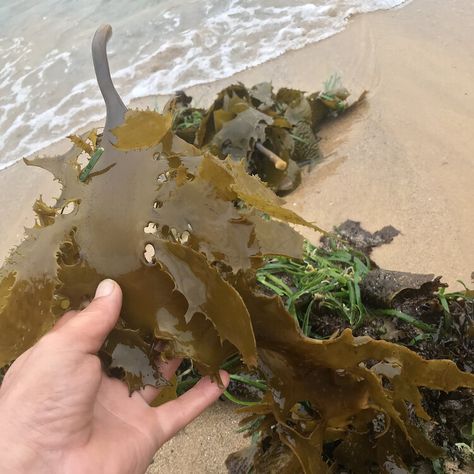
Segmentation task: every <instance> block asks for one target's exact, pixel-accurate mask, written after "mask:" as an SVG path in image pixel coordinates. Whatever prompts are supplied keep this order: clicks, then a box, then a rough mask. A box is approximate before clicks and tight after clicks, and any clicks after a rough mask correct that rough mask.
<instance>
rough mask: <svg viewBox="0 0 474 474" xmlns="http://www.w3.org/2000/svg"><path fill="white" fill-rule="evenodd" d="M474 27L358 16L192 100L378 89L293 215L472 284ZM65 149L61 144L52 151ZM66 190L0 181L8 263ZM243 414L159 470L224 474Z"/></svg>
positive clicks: (461, 17)
mask: <svg viewBox="0 0 474 474" xmlns="http://www.w3.org/2000/svg"><path fill="white" fill-rule="evenodd" d="M473 24H474V9H473V8H472V2H471V0H451V1H450V2H446V1H444V0H414V1H413V2H412V3H411V4H409V5H408V6H406V7H404V8H401V9H395V10H391V11H384V12H377V13H372V14H367V15H360V16H357V17H356V18H354V19H353V20H352V21H351V22H350V24H349V26H348V27H347V28H346V29H345V30H344V31H343V32H342V33H339V34H337V35H335V36H333V37H331V38H328V39H327V40H324V41H322V42H319V43H316V44H313V45H311V46H308V47H306V48H304V49H301V50H298V51H293V52H291V53H287V54H285V55H283V56H281V57H279V58H277V59H275V60H272V61H269V62H267V63H265V64H263V65H261V66H258V67H255V68H253V69H249V70H247V71H244V72H242V73H239V74H237V75H235V76H233V77H231V78H228V79H225V80H221V81H217V82H214V83H210V84H206V85H202V86H196V87H194V88H191V89H189V90H187V91H186V92H187V93H188V94H190V95H192V96H193V97H194V98H195V100H197V102H198V103H199V104H202V105H207V104H209V102H210V101H211V100H212V98H213V97H214V95H215V93H216V92H217V91H219V90H220V89H221V88H223V87H224V86H226V85H228V84H230V83H233V82H236V81H241V82H244V83H245V84H247V85H252V84H254V83H258V82H261V81H268V80H271V81H272V82H273V85H274V86H275V88H278V87H281V86H288V87H294V88H298V89H303V90H307V91H311V92H312V91H315V90H318V89H319V88H320V87H321V84H322V83H323V81H324V80H325V79H327V78H328V77H329V76H330V75H331V74H332V73H334V72H338V73H339V74H340V75H341V76H342V77H343V80H344V83H345V85H346V87H348V88H349V89H350V90H351V91H353V94H354V96H357V95H358V94H359V93H360V92H361V91H362V90H364V89H367V90H368V91H369V95H368V99H367V101H366V103H365V104H364V105H362V106H360V107H358V108H357V109H356V110H354V111H353V112H351V113H348V114H347V115H346V116H344V117H343V118H342V119H338V120H336V121H333V122H331V123H328V124H327V125H326V126H325V127H324V128H323V130H322V131H321V137H322V140H321V148H322V151H323V154H324V159H323V160H322V161H321V162H320V163H318V164H317V165H316V166H315V167H314V168H313V169H312V170H311V172H309V173H305V175H304V178H303V183H302V185H301V186H300V187H299V188H298V189H297V190H296V191H295V192H293V193H292V194H291V195H289V196H288V197H287V205H288V206H290V207H291V208H292V209H293V210H295V211H296V212H298V213H300V214H301V215H302V216H303V217H305V218H306V219H307V220H310V221H314V222H316V223H317V224H318V225H320V226H321V227H323V228H325V229H327V230H330V229H331V228H332V227H333V226H335V225H337V224H339V223H341V222H343V221H344V220H346V219H352V220H356V221H361V223H362V225H363V226H364V227H365V228H367V229H368V230H371V231H374V230H377V229H379V228H381V227H383V226H385V225H388V224H391V225H393V226H395V227H396V228H397V229H399V230H400V231H401V235H400V236H398V237H397V238H396V239H395V240H394V241H393V242H392V243H391V244H390V245H387V246H384V247H381V248H379V249H377V250H376V251H375V252H374V254H373V257H374V259H375V261H376V262H377V263H378V264H379V265H380V266H382V267H384V268H389V269H394V270H405V271H412V272H419V273H434V274H435V275H443V276H444V281H446V282H448V283H449V284H450V286H452V287H453V288H458V287H459V283H457V280H462V281H463V282H465V283H466V284H467V285H468V286H469V285H471V286H472V278H473V276H472V273H473V271H474V252H473V251H472V241H473V235H474V211H473V207H474V142H473V141H472V134H473V131H474V43H473V42H472V25H473ZM166 99H167V98H166V97H165V96H161V97H158V98H156V97H149V98H145V99H143V100H141V101H139V104H140V105H141V106H143V105H147V104H148V105H152V106H155V104H156V103H159V104H162V103H164V102H165V101H166ZM65 148H67V142H61V143H59V144H57V145H55V146H53V147H51V148H50V149H48V150H46V151H44V153H47V154H51V153H58V152H60V151H63V150H64V149H65ZM57 189H58V188H57V185H56V184H55V183H53V182H52V180H51V178H50V176H49V175H48V173H47V172H45V171H43V170H38V169H26V166H25V165H24V164H23V163H18V164H16V165H14V166H12V167H10V168H8V169H6V170H4V171H2V172H0V206H1V207H0V216H1V222H2V225H1V226H0V261H1V260H3V258H4V257H5V256H6V255H7V253H8V251H9V249H10V248H11V247H12V246H14V245H15V244H16V243H18V242H19V240H20V239H21V236H22V234H23V228H24V226H28V225H31V224H32V223H33V215H32V211H31V205H32V203H33V201H34V199H35V198H36V197H37V196H38V195H39V194H43V198H44V199H46V200H48V199H51V198H52V197H53V196H54V195H55V194H56V195H57ZM304 233H305V235H306V237H307V238H308V239H310V240H312V241H316V240H317V239H318V236H317V235H316V234H315V233H310V232H307V231H304ZM219 403H220V402H219ZM232 410H233V408H232V407H231V406H230V405H227V404H223V403H221V404H219V405H217V406H216V407H214V408H213V409H212V410H211V411H210V412H208V413H207V414H204V415H203V416H201V417H200V418H199V419H198V420H197V421H196V422H195V423H194V424H193V425H191V426H190V427H189V428H187V429H186V431H184V432H183V433H181V434H180V435H179V436H178V437H177V438H175V439H174V440H173V441H172V442H170V443H168V445H167V446H165V447H164V448H163V449H162V450H161V451H160V452H159V457H158V460H157V463H156V464H155V465H154V466H153V467H152V468H150V471H149V472H150V473H155V472H168V473H170V474H172V473H183V472H195V473H217V472H225V467H224V465H223V461H224V460H225V457H226V456H227V454H229V453H230V452H232V451H233V450H235V449H237V448H238V447H239V446H243V445H244V444H245V442H244V441H242V439H241V435H238V434H235V431H236V429H237V421H236V420H237V419H238V418H237V416H236V415H233V414H232Z"/></svg>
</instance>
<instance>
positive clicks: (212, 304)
mask: <svg viewBox="0 0 474 474" xmlns="http://www.w3.org/2000/svg"><path fill="white" fill-rule="evenodd" d="M153 244H154V246H155V249H156V259H157V261H158V262H159V263H160V264H161V265H162V267H163V269H165V270H166V271H167V272H168V273H169V274H170V275H172V277H173V280H174V282H175V285H176V286H175V290H177V291H179V292H180V293H181V294H183V295H185V296H186V299H187V300H188V308H187V311H186V314H185V315H184V318H185V321H186V323H189V322H190V320H191V318H192V317H193V315H194V314H195V313H201V314H204V315H205V316H206V317H207V318H208V319H209V320H210V321H211V322H212V323H213V324H214V326H215V328H216V330H217V331H218V334H219V336H220V338H221V340H222V341H224V340H227V341H229V342H230V343H231V344H233V345H234V346H235V347H238V348H239V351H240V353H241V354H242V357H243V360H244V362H245V363H246V364H247V365H248V366H255V365H256V363H257V357H256V351H257V350H256V347H255V337H254V335H253V330H252V325H251V323H250V315H249V314H248V311H247V308H246V307H245V305H244V302H243V301H242V298H241V297H240V295H239V294H238V293H237V291H236V290H235V289H234V288H233V287H232V286H231V285H229V284H228V283H227V282H226V281H224V280H223V279H222V277H221V276H220V275H219V272H218V271H217V270H216V269H214V268H212V267H210V266H209V264H208V263H207V262H206V258H205V257H204V256H203V255H201V254H199V253H198V252H195V251H194V250H192V249H190V248H188V247H185V246H183V245H179V244H175V243H171V242H166V241H163V240H160V239H156V240H154V242H153ZM223 308H225V311H223Z"/></svg>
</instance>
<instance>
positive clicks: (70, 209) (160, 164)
mask: <svg viewBox="0 0 474 474" xmlns="http://www.w3.org/2000/svg"><path fill="white" fill-rule="evenodd" d="M110 34H111V29H110V27H107V26H106V27H102V28H100V29H99V30H98V31H97V33H96V35H95V37H94V40H93V59H94V65H95V69H96V74H97V79H98V83H99V87H100V89H101V91H102V94H103V96H104V99H105V103H106V109H107V119H106V123H105V127H104V132H103V135H102V136H101V137H98V136H97V134H96V133H94V132H92V133H89V134H86V135H83V136H82V137H79V138H76V139H75V143H74V146H73V147H72V148H71V149H70V150H69V151H68V152H67V153H66V154H65V155H61V156H56V157H52V158H49V157H44V158H36V159H34V160H31V161H28V164H30V165H33V166H40V167H42V168H44V169H46V170H48V171H50V172H51V173H52V174H53V175H54V177H55V178H56V179H57V180H58V181H59V182H60V183H61V185H62V192H61V195H60V196H59V198H58V199H57V201H56V203H55V204H54V205H53V206H48V205H46V204H45V203H44V202H43V201H41V199H39V200H38V201H37V202H36V203H35V205H34V209H35V212H36V214H37V216H38V218H37V223H36V225H35V226H34V227H33V228H31V229H29V230H28V231H27V236H26V239H25V240H24V242H23V243H21V244H20V245H19V246H18V247H17V248H16V249H14V250H13V251H12V253H11V254H10V256H9V258H8V259H7V261H6V263H5V264H4V266H3V267H2V269H1V270H0V366H3V365H6V364H8V363H9V362H11V361H12V360H14V359H15V358H16V357H17V356H18V355H19V354H20V353H21V352H22V351H24V350H25V349H27V348H28V347H29V346H31V345H32V344H33V343H34V342H35V341H36V340H37V339H38V338H39V337H41V335H42V334H44V333H45V332H46V331H47V330H48V329H49V328H50V327H51V326H52V324H53V323H54V321H55V320H56V318H57V317H58V315H60V314H61V313H62V312H64V311H65V310H68V309H78V308H81V307H83V305H84V304H87V302H88V301H89V300H90V299H91V297H92V296H93V294H94V290H95V287H96V285H97V284H98V282H99V281H100V280H102V279H103V278H105V277H109V278H113V279H115V280H116V281H117V282H118V283H119V284H120V285H121V287H122V289H123V294H124V299H123V307H122V312H121V317H120V323H119V324H118V325H117V327H116V328H115V329H114V330H113V332H112V333H111V334H110V336H109V337H108V339H107V341H106V342H105V344H104V346H103V348H102V351H101V354H100V355H101V357H102V360H103V361H104V364H106V366H107V367H108V370H109V372H110V373H111V374H113V375H114V376H116V377H119V378H121V379H122V380H124V381H125V382H126V383H127V384H128V386H129V389H130V391H133V390H136V389H138V388H139V387H142V386H144V385H147V384H149V385H155V386H163V385H166V382H165V381H164V380H163V378H162V377H161V375H160V374H159V373H158V372H157V369H156V367H155V361H156V359H157V358H158V357H161V358H166V359H168V358H174V357H183V358H185V359H188V360H190V361H192V364H193V367H195V368H196V369H197V370H198V371H199V373H200V374H202V375H204V374H209V375H211V376H213V377H218V375H217V374H218V369H219V367H221V366H222V365H225V363H226V362H228V361H229V359H232V358H234V359H235V358H236V357H237V358H238V359H241V360H242V362H243V364H244V365H245V366H246V367H247V368H248V370H249V371H253V372H254V373H256V374H258V378H259V379H260V380H263V381H264V384H262V385H261V387H263V386H264V387H265V390H264V393H263V394H262V398H261V400H259V401H257V402H256V403H252V404H251V405H249V406H248V407H246V408H245V410H244V411H245V413H246V415H245V423H246V424H248V425H249V426H250V431H251V432H252V433H254V434H255V436H256V438H257V439H258V441H257V442H256V443H255V444H254V445H253V446H252V448H251V449H250V451H247V452H246V453H240V455H238V456H236V457H234V461H233V463H234V467H231V469H234V470H237V471H238V472H248V471H249V470H252V469H253V470H254V471H255V472H262V473H265V472H272V471H275V470H277V472H305V473H323V472H329V470H330V469H333V468H334V467H336V466H337V465H338V466H343V467H344V468H345V469H348V470H351V471H352V472H355V473H358V472H368V471H367V469H368V467H371V466H378V469H379V471H378V472H395V470H396V469H398V471H397V472H408V468H407V467H406V466H407V465H410V462H411V460H412V459H413V458H414V457H415V456H416V455H419V456H423V457H427V458H438V457H439V456H441V455H442V453H443V450H442V448H440V447H438V446H436V445H434V444H433V443H432V442H431V441H430V440H429V439H428V437H427V436H426V435H425V433H424V432H423V430H422V427H421V421H423V420H428V419H429V414H428V413H427V411H426V409H425V408H424V406H423V397H422V393H421V391H420V390H421V389H425V388H426V389H432V390H441V391H444V392H450V391H453V390H456V389H458V388H461V387H465V388H474V375H472V374H470V373H467V372H463V371H462V370H460V369H459V368H458V367H457V366H456V364H455V363H454V362H453V361H450V360H426V359H424V358H422V357H421V356H420V355H418V354H416V353H415V352H413V351H412V350H410V349H409V348H408V347H404V346H402V345H398V344H395V343H392V342H389V341H385V340H375V339H373V338H371V337H369V336H355V335H354V334H353V333H352V330H351V329H350V328H347V329H344V330H343V331H342V333H340V334H337V335H333V337H330V338H325V339H315V338H312V337H308V335H305V334H304V332H303V331H301V329H300V327H299V323H298V320H297V317H295V313H294V312H293V313H292V312H291V311H289V308H287V307H286V306H285V303H284V302H283V300H282V298H281V297H280V296H278V295H269V294H267V293H265V291H264V290H263V289H262V283H261V281H260V282H259V280H261V278H259V270H260V271H261V269H262V268H263V267H264V265H265V264H266V257H268V256H282V257H284V258H290V259H292V260H293V261H300V260H301V259H302V258H303V253H302V252H303V238H302V237H301V236H300V235H299V234H298V233H297V232H296V231H295V230H294V229H293V228H292V227H291V226H290V225H289V224H300V225H305V226H308V227H311V228H313V229H315V230H320V229H319V228H318V227H317V226H316V225H314V224H312V223H309V222H306V221H305V220H304V219H302V218H301V217H299V216H298V215H296V214H295V213H293V212H291V211H290V210H287V209H285V208H284V207H282V200H281V199H280V198H278V197H277V196H276V195H275V194H274V193H273V192H272V191H271V190H270V189H269V187H267V186H266V185H265V184H264V183H263V182H262V181H261V180H260V179H259V178H258V177H257V176H252V175H249V174H248V173H247V169H246V168H247V165H246V162H245V161H242V160H238V161H235V160H232V159H231V158H226V159H225V160H221V159H219V158H218V157H215V156H214V155H213V154H212V153H211V151H212V146H211V147H210V148H209V149H207V150H199V149H198V148H196V147H195V146H193V145H191V144H189V143H188V142H186V141H185V140H183V139H181V138H180V137H178V136H177V135H176V134H175V133H173V131H172V126H173V116H172V115H171V114H169V113H165V114H159V113H157V112H153V111H134V110H127V109H126V107H125V106H124V104H123V102H122V101H121V99H120V97H119V95H118V94H117V92H116V90H115V88H114V86H113V84H112V81H111V78H110V73H109V68H108V62H107V57H106V43H107V40H108V38H109V37H110ZM246 110H251V109H250V108H247V109H246ZM242 113H243V112H242ZM251 113H253V112H251ZM238 117H239V114H237V116H236V117H234V118H233V119H232V120H230V121H229V122H228V123H229V124H230V123H231V122H232V121H233V120H235V119H236V118H238ZM214 118H215V114H214ZM214 118H213V120H214ZM214 123H215V122H214ZM229 126H230V125H229ZM225 128H226V127H225V126H223V127H222V129H221V131H222V130H225ZM217 135H218V133H216V134H215V135H214V139H215V137H217ZM214 139H213V140H214ZM210 141H212V140H210ZM208 143H210V142H208ZM214 143H219V142H217V141H214ZM264 143H265V142H264ZM84 160H85V162H86V164H85V166H81V162H82V161H84ZM279 258H280V257H279ZM223 307H225V308H226V311H225V312H224V313H223V312H222V308H223ZM313 307H314V305H313ZM308 327H311V324H310V323H309V324H308ZM308 334H309V333H308ZM420 420H421V421H420ZM331 449H332V451H333V455H332V457H328V454H327V453H328V450H331ZM355 454H357V455H355ZM362 454H363V456H362ZM230 462H231V463H232V460H231V461H230ZM331 463H332V465H333V466H332V467H330V464H331ZM236 466H237V467H236Z"/></svg>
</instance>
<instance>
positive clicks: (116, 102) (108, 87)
mask: <svg viewBox="0 0 474 474" xmlns="http://www.w3.org/2000/svg"><path fill="white" fill-rule="evenodd" d="M111 36H112V27H111V26H110V25H102V26H100V27H99V28H98V29H97V31H96V32H95V34H94V38H93V39H92V59H93V61H94V70H95V75H96V78H97V83H98V84H99V89H100V92H101V93H102V96H103V97H104V101H105V107H106V109H107V117H106V120H105V129H104V134H107V133H108V131H109V130H110V129H111V128H114V127H116V126H118V125H120V124H121V123H122V122H123V121H124V118H125V112H127V107H125V104H124V103H123V101H122V99H121V98H120V96H119V94H118V92H117V90H116V89H115V86H114V84H113V82H112V77H111V76H110V68H109V61H108V59H107V42H108V41H109V39H110V37H111Z"/></svg>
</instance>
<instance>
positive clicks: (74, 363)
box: [0, 280, 229, 474]
mask: <svg viewBox="0 0 474 474" xmlns="http://www.w3.org/2000/svg"><path fill="white" fill-rule="evenodd" d="M121 304H122V292H121V290H120V287H119V286H118V284H117V283H115V282H114V281H112V280H104V281H103V282H102V283H101V284H100V285H99V286H98V288H97V291H96V294H95V297H94V300H93V301H92V302H91V303H90V304H89V306H88V307H87V308H86V309H85V310H83V311H81V312H69V313H67V314H65V315H64V316H63V317H62V318H61V319H60V320H59V321H58V323H57V324H56V325H55V327H54V328H53V329H52V330H51V331H50V332H48V333H47V334H46V335H45V336H43V337H42V338H41V339H40V340H39V341H38V342H37V343H36V344H35V345H34V346H33V347H31V348H30V349H29V350H27V351H26V352H25V353H24V354H22V355H21V356H20V357H19V358H18V359H17V360H16V361H15V363H14V364H13V365H12V366H11V367H10V369H9V370H8V372H7V373H6V375H5V378H4V381H3V384H2V386H1V387H0V453H1V455H0V472H2V473H3V472H5V473H6V472H8V473H12V474H15V473H25V472H28V473H34V474H37V473H41V474H42V473H48V474H56V473H61V474H76V473H78V474H79V473H80V474H89V473H91V474H92V473H94V474H96V473H103V474H109V473H110V474H120V473H124V474H125V473H126V474H131V473H144V472H145V471H146V469H147V467H148V466H149V464H150V462H151V461H152V458H153V456H154V454H155V452H156V451H157V449H158V448H159V447H160V446H162V445H163V444H164V443H165V442H166V441H168V440H169V439H170V438H171V437H173V436H174V435H175V434H176V433H177V432H178V431H179V430H180V429H181V428H183V427H184V426H186V425H187V424H188V423H189V422H191V421H192V420H193V419H194V418H195V417H196V416H198V415H199V414H200V413H201V412H203V411H204V410H205V409H206V408H207V407H208V406H209V405H211V404H212V403H213V402H214V401H216V400H217V398H218V397H219V396H220V395H221V394H222V392H223V390H224V388H223V387H219V386H218V385H217V383H214V382H211V380H210V379H209V378H203V379H202V380H201V381H200V382H199V383H198V384H197V385H196V386H195V387H194V388H192V389H191V390H189V391H188V392H186V393H185V394H184V395H182V396H181V397H179V398H177V399H176V400H173V401H170V402H167V403H165V404H163V405H161V406H160V407H158V408H152V407H150V406H149V403H150V402H151V401H152V400H153V399H154V398H155V397H156V395H157V394H158V389H156V388H154V387H145V388H144V389H143V390H142V391H140V392H134V393H133V394H132V396H130V395H129V391H128V387H127V386H126V385H125V384H124V383H123V382H121V381H119V380H117V379H113V378H110V377H108V376H107V375H106V374H105V373H104V372H103V370H102V367H101V362H100V360H99V358H98V357H97V355H96V354H97V352H98V350H99V349H100V347H101V346H102V344H103V342H104V340H105V338H106V337H107V335H108V333H109V332H110V331H111V330H112V328H113V327H114V325H115V324H116V322H117V319H118V317H119V312H120V308H121ZM179 363H180V360H173V361H169V362H168V363H166V364H165V363H161V364H159V368H160V370H161V372H162V374H163V375H164V376H165V377H168V378H169V377H171V376H172V374H173V373H174V372H175V370H176V369H177V367H178V365H179ZM220 375H221V379H222V381H223V383H224V386H227V384H228V383H229V377H228V374H227V373H226V372H221V374H220Z"/></svg>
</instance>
